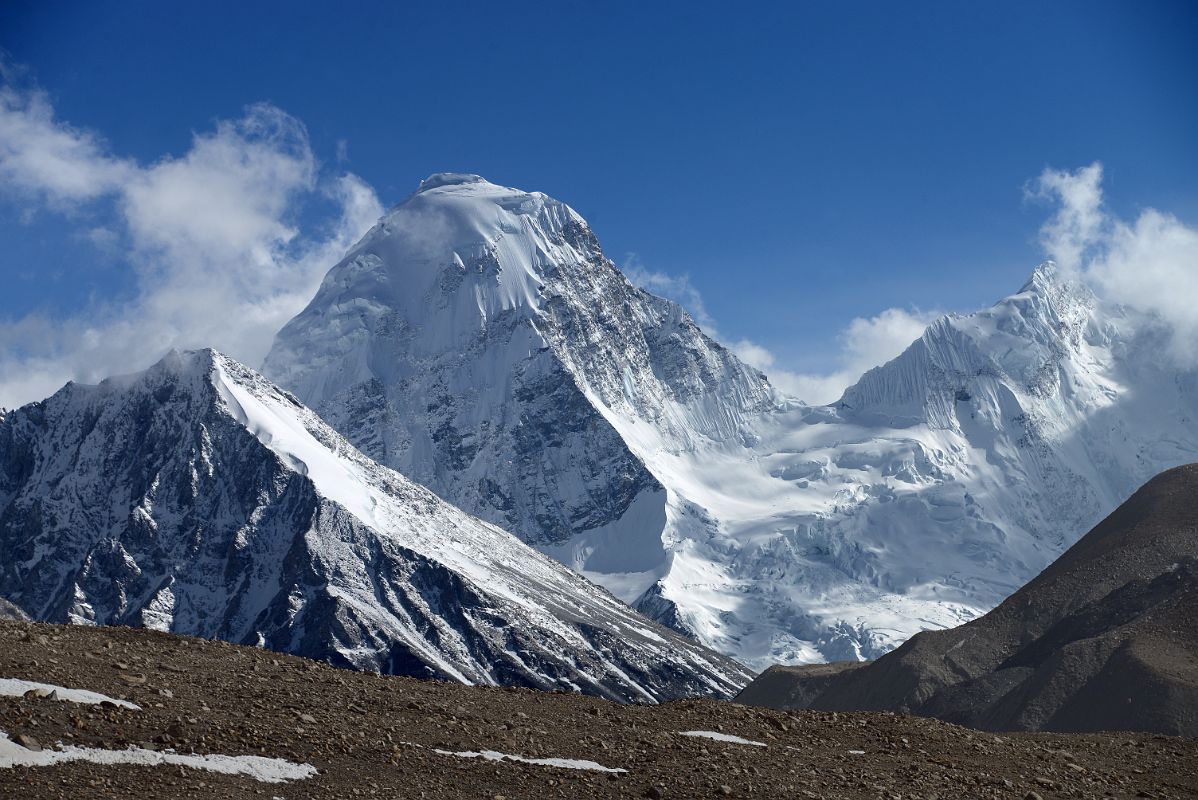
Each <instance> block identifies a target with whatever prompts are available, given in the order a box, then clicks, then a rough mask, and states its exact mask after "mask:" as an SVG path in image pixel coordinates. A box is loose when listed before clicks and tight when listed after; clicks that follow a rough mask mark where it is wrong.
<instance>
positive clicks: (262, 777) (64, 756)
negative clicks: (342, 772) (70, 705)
mask: <svg viewBox="0 0 1198 800" xmlns="http://www.w3.org/2000/svg"><path fill="white" fill-rule="evenodd" d="M68 761H91V762H93V763H95V764H130V765H133V766H139V767H156V766H164V765H174V766H180V767H191V768H192V769H204V770H208V771H209V772H219V773H222V774H225V775H244V776H245V777H247V778H253V779H254V780H256V781H261V782H262V783H282V782H284V781H294V780H302V779H304V778H310V777H312V776H313V775H315V774H316V767H314V766H312V765H311V764H296V763H293V762H291V761H285V760H283V759H281V758H264V757H262V756H222V755H207V756H197V755H183V754H181V753H170V752H163V753H160V752H157V751H154V750H143V749H142V748H140V747H131V748H129V749H128V750H104V749H102V748H97V747H64V748H62V749H61V750H27V749H25V748H24V747H21V746H20V745H19V744H17V743H16V742H13V741H12V740H11V739H9V738H8V735H7V734H5V733H3V732H0V769H10V768H12V767H49V766H53V765H55V764H64V763H66V762H68Z"/></svg>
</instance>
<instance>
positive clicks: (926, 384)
mask: <svg viewBox="0 0 1198 800" xmlns="http://www.w3.org/2000/svg"><path fill="white" fill-rule="evenodd" d="M1097 302H1098V301H1097V300H1096V298H1095V297H1094V295H1093V293H1092V292H1091V291H1090V290H1089V289H1088V288H1087V287H1086V286H1085V285H1083V284H1081V283H1080V282H1077V281H1070V280H1067V279H1066V278H1065V277H1064V276H1063V275H1061V273H1060V272H1059V271H1058V269H1057V268H1056V266H1055V265H1053V264H1052V263H1051V262H1046V263H1044V264H1041V265H1040V266H1039V267H1037V268H1036V270H1035V271H1034V272H1033V273H1032V277H1031V278H1030V279H1029V280H1028V281H1027V283H1026V284H1024V286H1023V288H1022V289H1020V291H1019V292H1018V293H1016V294H1014V295H1011V296H1010V297H1007V298H1005V299H1003V300H1001V301H1000V302H998V303H997V304H995V305H994V306H993V307H992V308H989V309H986V310H985V311H980V312H977V313H975V314H969V315H964V316H962V315H949V316H946V317H941V318H940V319H939V320H937V321H936V322H934V323H932V324H931V325H930V326H928V328H927V330H926V331H925V332H924V334H923V336H921V337H920V338H919V339H917V340H916V341H915V342H914V343H913V344H912V345H911V346H910V347H909V348H908V349H907V350H906V351H904V352H903V353H902V354H901V355H899V356H898V357H897V358H895V359H894V360H893V361H891V362H889V363H887V364H885V365H883V366H880V367H876V368H874V369H872V370H870V371H869V372H867V373H865V375H864V376H862V378H861V379H860V380H859V381H858V382H857V383H856V384H855V385H853V386H851V387H849V388H848V389H847V390H846V391H845V393H844V395H843V397H842V398H841V400H840V402H839V403H838V404H837V406H838V407H839V408H840V409H842V410H843V411H845V412H850V411H851V412H855V413H856V414H858V415H863V414H868V413H871V412H878V413H882V414H886V415H889V416H890V417H891V419H892V421H895V422H901V421H903V420H904V419H907V420H910V421H920V422H926V423H927V424H929V425H931V426H933V427H939V428H947V427H952V426H953V425H954V424H955V423H956V420H955V414H956V408H957V403H959V402H961V395H963V394H968V391H967V390H966V388H965V387H966V385H967V384H969V383H971V382H976V381H975V379H976V378H978V377H982V376H985V377H989V378H992V379H994V380H995V381H1000V382H1005V383H1010V384H1012V385H1014V386H1016V387H1019V388H1020V389H1021V390H1023V391H1026V392H1028V393H1032V394H1035V395H1040V396H1043V395H1048V394H1052V393H1054V392H1056V391H1058V390H1059V389H1060V387H1059V386H1057V385H1056V384H1055V382H1056V381H1059V380H1060V378H1061V376H1062V370H1063V369H1067V367H1066V365H1067V364H1068V362H1070V361H1071V360H1076V359H1079V358H1080V359H1084V358H1085V355H1084V352H1083V351H1084V348H1085V346H1086V341H1085V335H1086V329H1087V326H1088V325H1090V323H1091V315H1092V313H1093V312H1094V311H1095V309H1096V306H1097Z"/></svg>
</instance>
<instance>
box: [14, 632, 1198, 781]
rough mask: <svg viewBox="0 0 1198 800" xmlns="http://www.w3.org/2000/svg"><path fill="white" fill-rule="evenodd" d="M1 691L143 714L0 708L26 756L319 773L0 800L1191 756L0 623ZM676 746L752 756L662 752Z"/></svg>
mask: <svg viewBox="0 0 1198 800" xmlns="http://www.w3.org/2000/svg"><path fill="white" fill-rule="evenodd" d="M143 676H144V683H142V682H140V681H141V679H142V677H143ZM0 677H10V678H22V679H26V680H34V681H42V682H46V683H54V684H59V685H63V686H68V687H71V688H80V689H90V690H92V691H98V692H103V693H105V694H109V695H112V696H115V697H121V698H125V699H129V700H132V701H134V702H136V703H138V704H139V705H141V706H142V707H143V710H142V711H140V712H135V711H127V710H122V709H113V708H104V707H97V706H80V705H75V704H73V703H66V702H55V701H52V700H48V699H32V698H31V699H25V698H0V730H3V731H6V732H7V733H8V734H9V735H10V736H11V737H13V738H15V737H16V736H17V735H19V734H25V735H31V736H33V737H35V738H36V739H38V740H39V741H40V742H41V743H42V745H43V746H45V747H52V746H54V744H55V743H57V742H60V741H61V742H63V743H68V744H76V745H83V746H93V747H106V748H123V747H127V746H129V745H138V746H141V747H148V748H159V749H163V748H173V749H175V750H177V751H179V752H195V753H201V754H203V753H223V754H229V755H266V756H273V757H280V758H286V759H291V760H294V761H301V762H308V763H311V764H314V765H315V766H316V767H318V768H319V770H320V773H319V774H318V775H317V776H315V777H313V778H310V779H308V780H303V781H297V782H293V783H284V784H265V783H259V782H256V781H254V780H252V779H249V778H245V777H231V776H224V775H217V774H214V773H210V772H204V771H198V770H191V769H186V768H180V767H135V766H125V765H121V766H101V765H96V764H90V763H72V764H65V765H59V766H55V767H28V768H14V769H8V770H0V798H14V800H16V798H20V799H21V800H25V799H26V798H28V800H37V798H58V797H63V798H72V799H74V798H91V797H105V798H124V797H130V798H176V797H178V798H185V797H204V798H211V797H218V798H225V797H228V798H242V797H245V798H258V797H263V798H274V797H278V798H353V797H387V798H419V797H425V798H438V799H440V798H489V799H490V800H494V799H495V798H499V797H503V798H505V799H506V800H516V799H517V798H541V797H570V798H590V797H596V798H599V797H626V798H640V797H656V798H692V797H693V798H702V797H729V796H730V797H742V798H745V797H798V798H806V797H819V798H900V797H901V798H925V799H926V798H942V800H948V799H949V798H959V797H987V798H989V797H994V798H1033V797H1040V798H1044V800H1048V798H1054V797H1087V798H1089V797H1104V796H1112V797H1158V798H1164V797H1198V740H1194V739H1179V738H1171V737H1163V736H1150V735H1144V734H1131V733H1112V734H1099V735H1059V734H1000V735H994V734H990V733H986V734H983V733H979V732H977V731H971V730H967V729H965V728H959V727H956V726H953V725H948V724H945V723H942V722H938V721H935V720H928V719H921V718H916V717H903V716H895V715H892V714H834V713H828V712H812V711H799V712H782V711H771V710H768V709H760V708H748V707H744V706H740V705H736V704H733V703H726V702H716V701H707V700H702V701H683V702H676V703H670V704H667V705H664V706H656V707H651V706H620V705H617V704H614V703H609V702H605V701H601V700H595V699H591V698H587V697H581V696H576V695H568V694H560V693H542V692H535V691H531V690H523V689H493V688H471V687H464V686H458V685H455V684H447V683H437V682H429V681H418V680H414V679H408V678H394V677H380V676H377V675H372V674H365V673H353V672H347V671H343V670H337V669H333V668H331V667H328V666H325V665H323V664H318V663H315V662H312V661H307V660H305V659H301V658H295V657H291V656H285V655H281V654H278V653H272V652H269V651H264V650H257V649H253V648H246V647H234V646H231V645H228V644H224V643H220V642H207V641H201V640H198V639H189V638H184V637H179V636H172V635H168V634H160V633H154V632H150V631H145V630H135V629H128V628H83V627H64V626H57V625H44V624H32V623H24V622H2V623H0ZM301 715H308V716H307V717H306V718H304V717H301ZM690 730H716V731H723V732H725V733H729V734H733V735H737V736H741V737H744V738H747V739H752V740H755V741H759V742H764V743H765V744H766V745H767V746H766V747H753V746H748V745H740V744H730V743H723V742H717V741H710V740H706V739H699V738H691V737H686V736H682V735H680V733H681V732H682V731H690ZM435 748H439V749H443V750H451V751H461V750H473V751H477V750H483V749H491V750H498V751H501V752H505V753H512V754H517V755H522V756H527V757H559V758H580V759H589V760H592V761H596V762H599V763H600V764H603V765H605V766H608V767H613V768H615V767H618V768H623V769H626V770H627V773H624V774H619V775H607V774H602V773H597V772H583V771H577V770H569V769H562V768H558V767H547V766H540V765H533V764H522V763H514V762H509V761H503V762H489V761H483V760H481V759H463V758H458V757H454V756H451V755H441V754H438V753H436V752H435V750H434V749H435ZM853 750H861V751H864V753H862V754H855V753H852V752H850V751H853Z"/></svg>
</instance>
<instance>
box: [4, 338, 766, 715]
mask: <svg viewBox="0 0 1198 800" xmlns="http://www.w3.org/2000/svg"><path fill="white" fill-rule="evenodd" d="M0 595H4V596H6V597H8V598H10V599H12V600H13V601H14V602H16V603H17V604H18V605H20V606H21V607H23V608H24V609H25V610H26V611H28V613H29V614H30V615H32V616H33V617H35V618H36V619H39V620H45V621H53V622H72V623H76V624H84V625H90V624H120V625H134V626H140V627H148V628H153V629H157V630H162V631H170V632H174V633H181V634H189V635H194V636H202V637H206V638H219V639H224V640H227V641H232V642H236V643H241V644H249V645H256V646H261V647H268V648H270V649H274V650H279V651H283V652H289V653H294V654H298V655H304V656H308V657H311V658H317V659H320V660H323V661H327V662H330V663H333V664H336V665H339V666H344V667H351V668H355V669H364V670H372V671H376V672H385V673H392V674H407V675H415V676H420V677H428V678H438V679H443V680H454V681H460V682H463V683H469V684H483V685H517V686H530V687H536V688H541V689H561V690H569V691H580V692H584V693H587V694H594V695H597V696H602V697H607V698H611V699H615V700H622V701H632V702H657V701H661V700H667V699H672V698H676V697H684V696H695V695H706V696H717V697H724V696H728V695H730V694H732V693H735V691H737V690H738V689H739V688H740V687H741V686H742V685H743V684H744V683H745V682H746V681H747V679H748V677H749V673H748V672H747V671H746V670H745V669H744V668H743V667H741V666H740V665H739V664H736V663H734V662H732V661H731V660H729V659H727V658H724V657H722V656H720V655H718V654H716V653H714V652H712V651H710V650H706V649H704V648H702V647H701V646H699V645H697V644H695V643H693V642H691V641H690V640H687V639H685V638H683V637H681V636H679V635H678V634H677V633H675V632H673V631H670V630H669V629H667V628H665V627H662V626H660V625H657V624H656V623H654V622H652V621H650V620H648V619H646V618H644V617H642V616H640V615H639V614H637V613H636V612H634V611H633V610H632V609H630V608H628V607H627V606H626V605H624V604H623V603H621V602H620V601H618V600H617V599H616V598H615V597H613V596H612V595H610V594H609V593H607V592H606V591H605V590H603V589H601V588H599V587H597V586H595V585H593V584H591V583H589V582H588V581H586V580H585V579H583V578H581V577H579V576H578V575H576V574H575V573H574V572H572V571H570V570H569V569H567V568H566V567H564V566H562V565H561V564H559V563H558V562H556V561H554V560H552V559H550V558H549V557H547V556H544V555H542V554H540V553H537V552H536V551H534V550H532V549H531V548H529V547H528V546H526V545H525V544H523V543H521V542H520V541H519V540H518V539H516V538H515V537H513V536H512V535H510V534H509V533H507V532H506V531H503V530H501V529H499V528H496V527H495V526H493V525H490V524H488V523H485V522H483V521H482V520H479V519H477V518H475V517H472V516H470V515H468V514H466V513H465V512H463V511H461V510H460V509H458V508H456V507H454V506H451V505H449V504H448V503H445V502H444V501H442V500H440V499H439V498H437V497H436V496H435V495H434V494H432V493H431V492H429V491H428V490H426V489H425V488H423V487H421V486H419V485H417V484H415V483H413V482H411V481H410V480H408V479H407V478H405V477H404V476H402V475H400V474H398V473H396V472H394V471H393V470H390V469H387V468H385V467H382V466H380V465H378V464H376V463H375V462H373V461H371V460H370V459H369V458H367V457H365V456H364V455H362V453H360V452H359V451H358V450H357V449H356V448H354V447H353V446H352V445H351V444H350V443H349V442H347V441H346V440H345V439H344V438H342V437H341V436H340V435H338V434H337V433H336V432H334V431H333V430H332V429H331V428H330V427H329V426H328V425H326V424H325V423H324V422H323V421H322V420H321V419H320V418H319V417H318V416H317V415H316V414H314V413H313V412H312V411H310V410H309V409H307V408H305V407H304V406H303V405H302V404H301V403H300V402H299V401H298V400H297V399H296V398H295V397H294V396H293V395H291V394H289V393H287V392H285V391H283V390H281V389H279V388H278V387H276V386H274V385H273V384H271V383H270V382H269V381H267V380H265V379H264V378H263V377H262V376H261V375H259V374H257V373H255V372H254V371H252V370H250V369H248V368H247V367H245V366H243V365H241V364H239V363H238V362H236V361H234V360H232V359H230V358H228V357H226V356H224V355H222V354H220V353H217V352H215V351H211V350H203V351H191V352H184V353H179V352H172V353H171V354H169V355H168V356H166V357H165V358H164V359H163V360H162V361H160V362H159V363H158V364H156V365H155V366H153V367H151V368H150V369H148V370H146V371H145V372H142V373H137V374H133V375H127V376H120V377H115V378H110V379H108V380H106V381H104V382H102V383H101V384H99V385H95V386H89V385H82V384H76V383H71V384H67V385H66V386H65V387H64V388H63V389H61V390H60V391H59V392H57V393H56V394H54V395H53V396H51V397H50V398H48V399H46V400H44V401H41V402H38V403H33V404H30V405H27V406H24V407H22V408H19V409H16V410H14V411H11V412H8V413H7V414H6V415H5V416H4V418H3V419H2V420H0Z"/></svg>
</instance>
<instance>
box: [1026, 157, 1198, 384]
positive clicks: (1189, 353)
mask: <svg viewBox="0 0 1198 800" xmlns="http://www.w3.org/2000/svg"><path fill="white" fill-rule="evenodd" d="M1102 175H1103V171H1102V165H1101V164H1099V163H1097V162H1096V163H1094V164H1091V165H1090V166H1088V167H1084V168H1082V169H1079V170H1077V171H1076V172H1062V171H1058V170H1045V171H1044V172H1043V173H1042V174H1041V175H1040V177H1039V179H1038V180H1037V181H1036V183H1035V185H1034V187H1033V194H1035V195H1036V196H1039V197H1042V198H1047V199H1049V200H1051V201H1053V202H1055V203H1057V205H1058V207H1057V211H1056V213H1055V214H1054V215H1053V216H1052V218H1051V219H1049V220H1048V222H1046V223H1045V225H1044V227H1043V229H1042V230H1041V243H1042V245H1043V246H1044V249H1045V252H1046V253H1047V254H1048V256H1049V257H1050V258H1052V259H1053V260H1055V261H1056V262H1057V263H1058V264H1059V265H1060V266H1061V267H1062V268H1064V269H1066V270H1069V271H1072V272H1074V273H1077V274H1080V275H1081V276H1082V277H1083V278H1084V279H1085V280H1087V281H1088V282H1089V283H1090V284H1091V285H1092V286H1093V287H1094V288H1095V289H1096V290H1098V291H1099V292H1100V293H1102V294H1104V295H1105V296H1106V297H1108V298H1109V299H1111V300H1113V301H1115V302H1118V303H1122V304H1125V305H1127V306H1130V307H1132V308H1136V309H1139V310H1140V311H1143V312H1146V313H1148V314H1151V315H1154V316H1155V317H1156V318H1158V319H1159V320H1160V321H1161V322H1163V323H1164V324H1165V325H1167V326H1168V328H1169V330H1170V348H1169V349H1170V352H1171V354H1172V355H1173V356H1174V357H1175V358H1176V359H1178V360H1179V361H1180V362H1182V363H1185V364H1193V363H1195V361H1198V302H1195V300H1196V298H1198V229H1195V228H1192V227H1190V226H1188V225H1186V224H1185V223H1183V222H1182V221H1181V220H1179V219H1177V217H1175V216H1173V215H1171V214H1167V213H1164V212H1161V211H1157V210H1156V209H1152V208H1148V209H1145V210H1144V211H1142V212H1140V214H1139V216H1138V217H1137V218H1136V220H1135V221H1134V222H1127V221H1125V220H1123V219H1120V218H1119V217H1117V216H1116V215H1114V214H1113V213H1111V212H1110V211H1109V210H1108V209H1107V208H1106V207H1105V205H1104V203H1103V193H1102Z"/></svg>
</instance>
